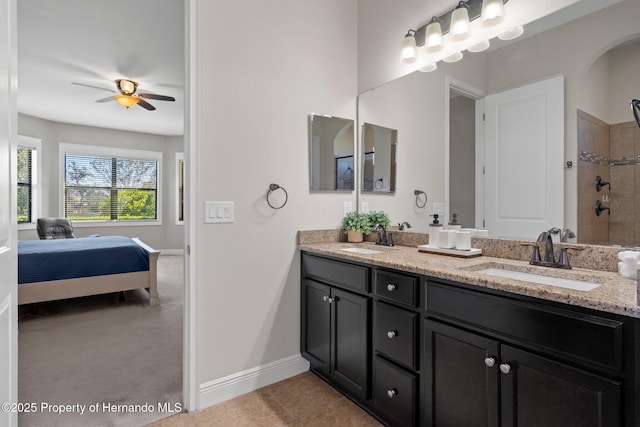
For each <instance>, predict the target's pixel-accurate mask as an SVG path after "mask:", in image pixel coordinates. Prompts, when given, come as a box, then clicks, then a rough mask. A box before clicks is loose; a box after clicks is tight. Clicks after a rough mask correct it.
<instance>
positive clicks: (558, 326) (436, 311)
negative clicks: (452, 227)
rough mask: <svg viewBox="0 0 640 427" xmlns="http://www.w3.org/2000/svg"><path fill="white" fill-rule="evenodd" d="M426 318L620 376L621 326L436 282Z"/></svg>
mask: <svg viewBox="0 0 640 427" xmlns="http://www.w3.org/2000/svg"><path fill="white" fill-rule="evenodd" d="M426 307H427V312H428V315H430V316H436V317H439V318H441V319H445V320H447V319H449V320H451V321H454V322H456V323H463V324H466V325H467V326H468V327H471V328H473V329H477V328H481V329H483V330H486V331H487V332H489V333H491V334H498V335H499V336H500V337H503V339H507V340H510V341H515V342H517V343H519V344H520V345H524V346H527V347H530V348H535V349H537V350H539V351H543V352H544V353H547V354H549V355H552V356H553V357H555V358H563V359H565V360H567V361H570V362H571V363H582V364H584V363H587V364H590V365H596V366H600V367H604V368H608V369H614V370H616V371H621V370H622V344H623V334H622V333H623V330H622V329H623V323H622V322H619V321H617V320H613V319H607V318H605V317H600V316H597V315H592V314H586V313H581V312H578V311H572V310H568V309H564V308H559V307H550V306H542V305H538V304H536V303H534V302H528V301H520V300H514V299H510V298H505V297H500V296H497V295H489V294H486V293H483V292H476V291H473V290H469V289H463V288H458V287H456V286H451V285H447V284H443V283H438V282H435V281H431V280H430V281H428V283H427V286H426Z"/></svg>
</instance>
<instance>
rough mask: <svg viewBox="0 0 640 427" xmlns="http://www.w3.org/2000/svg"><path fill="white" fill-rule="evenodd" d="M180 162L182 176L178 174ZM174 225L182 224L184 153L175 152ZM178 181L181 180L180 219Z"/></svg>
mask: <svg viewBox="0 0 640 427" xmlns="http://www.w3.org/2000/svg"><path fill="white" fill-rule="evenodd" d="M180 162H182V177H181V176H180ZM175 165H176V203H175V205H176V225H184V178H185V174H184V153H183V152H177V153H176V163H175ZM180 182H182V220H181V219H180Z"/></svg>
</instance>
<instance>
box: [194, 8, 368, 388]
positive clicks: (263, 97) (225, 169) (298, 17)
mask: <svg viewBox="0 0 640 427" xmlns="http://www.w3.org/2000/svg"><path fill="white" fill-rule="evenodd" d="M198 7H199V13H198V17H197V19H198V25H199V37H200V41H199V42H200V49H199V51H198V61H199V66H198V70H197V71H198V73H199V74H200V75H201V76H202V78H201V81H202V85H201V87H199V88H198V92H199V95H200V101H201V117H200V127H201V137H200V140H201V143H200V153H199V163H200V164H199V176H198V181H199V186H200V190H199V194H198V199H197V201H196V203H195V205H196V208H197V209H198V223H197V224H195V226H196V228H197V230H196V232H197V234H198V239H199V240H198V244H197V246H196V247H195V248H194V250H193V251H192V253H193V254H194V255H195V256H196V257H197V262H198V275H199V283H198V286H199V291H198V292H199V295H198V304H199V307H198V312H199V318H198V331H199V336H198V338H197V340H198V361H199V378H198V381H199V382H200V384H205V383H209V382H211V381H215V380H217V379H220V378H222V377H225V376H227V375H231V374H234V373H238V372H241V371H244V370H247V369H250V368H254V367H258V366H262V365H264V364H267V363H270V362H273V361H277V360H280V359H283V358H286V357H289V356H292V355H295V354H298V353H299V352H300V342H299V336H300V330H299V324H300V292H299V289H300V266H299V263H300V259H299V255H298V254H297V252H296V232H297V230H300V229H317V228H326V227H330V228H335V227H338V226H339V224H340V220H341V218H342V214H343V202H344V201H351V202H355V192H353V193H313V194H312V193H310V191H309V148H308V147H309V142H308V129H307V126H308V120H307V116H308V114H309V113H311V112H317V113H321V114H331V115H335V116H338V117H343V118H351V119H355V114H356V109H355V94H356V92H357V86H356V59H357V40H356V36H357V34H356V28H357V7H356V2H355V0H350V1H346V0H272V1H269V2H265V1H263V0H219V1H215V2H211V1H204V0H203V1H200V2H199V6H198ZM270 183H277V184H279V185H281V186H283V187H284V188H286V190H287V191H288V193H289V202H288V203H287V205H286V206H285V207H284V208H282V209H280V210H278V211H275V210H273V209H271V208H269V207H268V206H267V204H266V200H265V194H266V192H267V188H268V186H269V184H270ZM206 200H232V201H234V202H235V223H233V224H211V225H209V224H203V205H204V202H205V201H206ZM354 204H355V203H354Z"/></svg>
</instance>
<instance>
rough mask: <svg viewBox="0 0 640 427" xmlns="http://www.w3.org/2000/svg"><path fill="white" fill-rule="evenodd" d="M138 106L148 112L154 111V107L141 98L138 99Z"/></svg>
mask: <svg viewBox="0 0 640 427" xmlns="http://www.w3.org/2000/svg"><path fill="white" fill-rule="evenodd" d="M138 105H139V106H141V107H142V108H146V109H147V110H149V111H153V110H155V109H156V107H154V106H153V105H151V104H149V103H148V102H147V101H145V100H144V99H142V98H138Z"/></svg>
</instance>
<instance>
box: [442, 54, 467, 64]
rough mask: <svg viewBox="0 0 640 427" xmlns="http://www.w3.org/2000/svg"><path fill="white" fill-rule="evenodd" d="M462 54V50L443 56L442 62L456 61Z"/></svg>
mask: <svg viewBox="0 0 640 427" xmlns="http://www.w3.org/2000/svg"><path fill="white" fill-rule="evenodd" d="M462 56H463V55H462V52H456V53H454V54H453V55H449V56H447V57H446V58H443V59H442V60H443V61H444V62H449V63H451V62H458V61H460V60H461V59H462Z"/></svg>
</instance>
